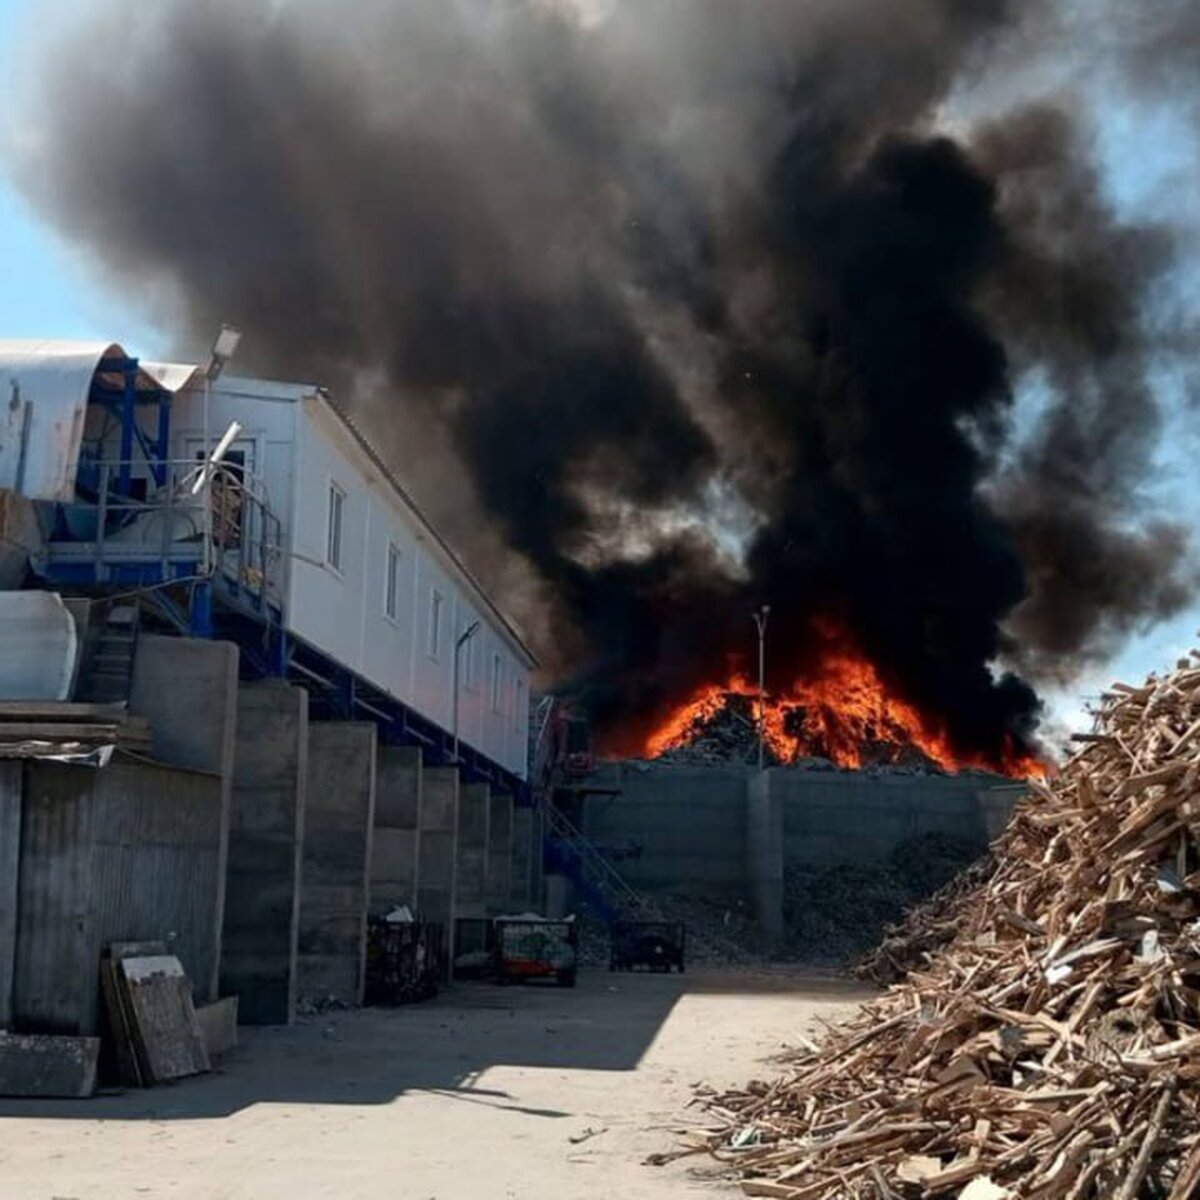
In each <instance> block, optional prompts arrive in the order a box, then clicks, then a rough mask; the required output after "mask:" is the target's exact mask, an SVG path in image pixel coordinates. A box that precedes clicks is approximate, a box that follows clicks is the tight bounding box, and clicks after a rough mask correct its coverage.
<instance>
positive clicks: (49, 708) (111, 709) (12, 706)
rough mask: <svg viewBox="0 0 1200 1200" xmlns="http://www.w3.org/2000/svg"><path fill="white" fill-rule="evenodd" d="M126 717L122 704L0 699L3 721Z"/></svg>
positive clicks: (120, 719) (122, 718) (94, 719)
mask: <svg viewBox="0 0 1200 1200" xmlns="http://www.w3.org/2000/svg"><path fill="white" fill-rule="evenodd" d="M125 719H127V710H126V707H125V705H124V704H121V703H116V704H79V703H73V702H71V701H69V700H64V701H53V700H51V701H45V702H42V701H37V700H0V722H3V721H108V722H117V721H122V720H125Z"/></svg>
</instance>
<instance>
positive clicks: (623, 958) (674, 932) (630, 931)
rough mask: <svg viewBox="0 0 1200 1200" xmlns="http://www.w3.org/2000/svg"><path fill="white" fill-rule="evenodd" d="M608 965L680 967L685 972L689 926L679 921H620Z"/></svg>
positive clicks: (655, 968)
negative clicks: (687, 927) (685, 951)
mask: <svg viewBox="0 0 1200 1200" xmlns="http://www.w3.org/2000/svg"><path fill="white" fill-rule="evenodd" d="M611 938H612V940H611V943H610V949H609V959H608V969H609V970H610V971H634V970H637V968H639V967H644V968H646V969H647V970H649V971H667V972H669V971H678V972H679V973H680V974H681V975H682V974H683V965H684V950H685V947H686V940H687V929H686V927H685V926H684V925H683V924H682V922H679V921H617V922H616V923H615V924H614V925H613V926H612V930H611Z"/></svg>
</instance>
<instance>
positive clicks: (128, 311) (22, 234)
mask: <svg viewBox="0 0 1200 1200" xmlns="http://www.w3.org/2000/svg"><path fill="white" fill-rule="evenodd" d="M78 2H79V0H58V6H57V7H56V8H55V9H54V14H55V15H56V16H60V15H62V13H63V11H64V8H65V7H69V6H70V5H71V4H73V3H78ZM154 2H155V0H147V3H154ZM45 4H46V0H41V2H40V3H39V0H0V79H11V78H12V76H13V68H14V67H15V65H16V60H17V56H18V55H19V54H20V53H21V52H22V43H23V41H24V40H25V39H24V38H23V36H22V33H23V26H24V24H25V22H26V21H27V20H31V19H32V18H33V17H34V15H35V14H36V19H37V20H38V21H39V23H40V22H41V21H42V20H43V17H44V14H45V12H46V8H45ZM39 9H40V10H41V11H40V12H39V11H38V10H39ZM114 61H115V60H114ZM1096 112H1097V113H1098V116H1097V118H1096V135H1097V148H1098V150H1099V152H1100V155H1101V157H1102V159H1103V160H1104V162H1105V163H1106V164H1108V167H1109V170H1108V176H1109V180H1110V190H1111V193H1112V195H1113V197H1114V199H1115V200H1116V201H1117V202H1118V204H1119V205H1120V206H1121V207H1123V208H1127V209H1128V210H1129V211H1131V212H1139V213H1143V214H1144V213H1146V212H1147V211H1149V212H1154V213H1155V214H1156V215H1160V216H1163V217H1167V218H1171V219H1174V220H1176V221H1180V222H1182V227H1183V228H1184V230H1185V236H1186V237H1188V238H1190V239H1191V240H1192V245H1191V246H1190V247H1189V249H1191V250H1192V251H1193V253H1191V254H1187V255H1186V256H1185V257H1186V266H1185V267H1184V268H1183V269H1181V270H1180V272H1179V275H1178V279H1177V281H1176V287H1177V291H1178V293H1179V296H1180V297H1182V298H1183V299H1184V302H1185V307H1187V308H1190V309H1191V311H1192V312H1194V311H1195V310H1196V308H1197V307H1198V306H1200V273H1198V272H1197V271H1196V269H1195V264H1196V262H1197V261H1198V260H1200V229H1198V228H1197V226H1196V218H1195V214H1194V212H1193V211H1190V207H1191V206H1192V205H1194V203H1195V197H1196V196H1197V195H1200V149H1198V147H1200V139H1198V138H1196V136H1195V132H1194V124H1193V123H1192V121H1190V120H1189V117H1190V116H1194V114H1184V113H1183V112H1181V111H1178V110H1173V109H1171V108H1170V107H1168V106H1164V105H1159V106H1157V107H1153V106H1150V107H1142V108H1139V107H1138V106H1137V104H1136V103H1129V102H1119V103H1111V102H1109V101H1107V100H1104V99H1102V100H1100V102H1099V104H1098V107H1097V109H1096ZM2 168H3V164H2V163H0V264H3V269H2V270H0V336H4V337H58V338H106V339H117V340H120V341H122V342H123V343H124V344H125V345H126V346H127V347H128V348H129V349H130V350H131V351H132V352H134V353H137V354H140V355H142V356H145V357H154V356H156V355H164V354H166V353H167V351H168V346H169V338H168V336H167V332H166V331H164V330H162V329H156V328H155V327H154V325H153V324H152V323H151V322H149V321H148V320H146V319H145V317H144V316H143V315H141V314H139V313H138V312H137V311H136V310H135V309H134V308H132V307H131V306H128V305H126V304H124V303H122V301H121V297H120V289H119V285H116V286H108V285H106V282H105V281H104V280H102V279H101V278H100V277H99V276H98V274H97V273H96V272H95V270H94V268H92V267H91V266H90V264H89V263H88V262H87V260H86V258H85V257H84V256H83V255H81V254H80V253H79V252H77V251H75V250H73V249H72V248H71V247H69V246H68V245H66V244H65V243H63V242H62V241H60V240H59V239H58V238H57V237H56V236H55V234H54V233H53V232H52V231H50V230H49V229H48V228H46V227H45V226H43V225H42V224H41V223H40V222H39V221H38V219H37V216H36V214H35V213H33V212H31V211H30V210H29V208H28V207H27V206H26V204H25V203H24V201H23V200H22V199H21V197H20V196H19V195H18V194H17V193H16V192H15V190H14V189H13V188H12V186H11V185H10V184H9V182H8V180H7V178H6V177H5V174H4V171H3V169H2ZM1163 386H1164V387H1165V388H1168V389H1171V390H1172V391H1174V392H1175V393H1176V396H1175V399H1177V400H1179V401H1182V399H1183V395H1184V390H1185V388H1186V387H1187V381H1186V380H1184V379H1182V378H1180V377H1178V376H1176V375H1173V374H1172V373H1171V372H1169V371H1168V372H1166V373H1165V378H1164V383H1163ZM1175 407H1176V411H1177V412H1180V411H1182V412H1183V413H1184V416H1183V417H1182V418H1180V417H1176V419H1175V421H1174V425H1175V426H1176V427H1175V428H1172V429H1171V430H1170V432H1169V436H1168V438H1167V439H1166V445H1167V447H1168V448H1167V449H1166V450H1165V452H1164V455H1163V458H1162V463H1161V466H1162V476H1163V478H1165V480H1166V483H1165V484H1162V485H1160V488H1159V491H1160V492H1161V493H1162V495H1163V498H1164V499H1165V500H1166V501H1167V503H1168V506H1169V507H1171V508H1174V510H1175V513H1176V514H1179V513H1180V512H1182V513H1183V514H1184V515H1186V516H1190V517H1192V518H1193V519H1194V520H1195V521H1196V523H1197V524H1200V500H1198V499H1197V495H1196V493H1197V491H1198V489H1196V488H1195V486H1194V482H1193V480H1194V474H1195V472H1194V467H1193V465H1192V464H1194V463H1195V462H1197V461H1200V434H1198V433H1197V432H1196V430H1195V429H1194V428H1193V425H1194V422H1193V420H1192V413H1193V412H1194V411H1197V408H1198V407H1200V406H1197V405H1196V403H1195V401H1194V400H1193V402H1192V404H1191V405H1185V404H1183V403H1182V402H1181V403H1178V404H1177V405H1176V406H1175ZM1198 628H1200V611H1196V610H1193V611H1189V612H1187V613H1184V614H1183V615H1181V616H1180V617H1178V618H1176V619H1175V620H1172V621H1170V622H1168V623H1166V624H1163V625H1160V626H1157V627H1155V628H1151V629H1147V630H1144V631H1142V632H1141V633H1139V634H1138V635H1136V636H1135V637H1133V638H1132V639H1131V640H1130V642H1129V643H1128V645H1127V646H1126V647H1125V649H1124V650H1123V652H1121V653H1120V654H1118V655H1117V656H1116V658H1115V660H1114V661H1113V662H1111V663H1109V664H1106V665H1105V666H1104V667H1102V668H1100V669H1098V670H1096V671H1095V672H1093V673H1091V674H1089V676H1088V677H1087V678H1085V679H1082V680H1080V681H1078V683H1077V684H1074V685H1072V686H1071V687H1070V688H1069V689H1068V690H1066V691H1065V692H1063V693H1060V694H1054V695H1052V696H1051V697H1050V699H1051V702H1052V706H1053V712H1054V716H1055V717H1056V718H1057V719H1058V721H1060V722H1063V723H1066V724H1068V725H1072V726H1079V725H1080V724H1082V723H1084V722H1085V721H1086V716H1085V713H1084V707H1083V706H1084V704H1085V702H1086V700H1087V698H1088V697H1089V696H1092V695H1095V694H1096V693H1098V692H1099V691H1100V690H1102V689H1103V688H1104V687H1105V686H1106V685H1107V684H1108V683H1109V682H1111V681H1112V680H1114V679H1140V678H1141V677H1142V676H1144V675H1145V674H1146V673H1147V672H1148V671H1150V670H1155V669H1161V668H1163V667H1166V666H1170V665H1172V664H1173V662H1174V660H1175V659H1176V658H1178V657H1180V656H1181V655H1182V654H1184V653H1186V652H1187V651H1188V650H1189V649H1190V648H1191V647H1192V646H1193V645H1195V644H1196V640H1197V639H1196V636H1195V635H1196V632H1197V629H1198Z"/></svg>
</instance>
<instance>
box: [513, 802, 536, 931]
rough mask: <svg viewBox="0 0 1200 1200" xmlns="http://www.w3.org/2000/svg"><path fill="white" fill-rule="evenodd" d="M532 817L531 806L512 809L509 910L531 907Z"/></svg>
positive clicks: (516, 910)
mask: <svg viewBox="0 0 1200 1200" xmlns="http://www.w3.org/2000/svg"><path fill="white" fill-rule="evenodd" d="M533 818H534V812H533V809H531V808H516V809H514V810H513V839H512V870H511V873H510V878H509V882H510V885H511V886H510V888H509V896H508V907H509V911H511V912H518V911H524V910H525V909H528V908H531V907H533V881H532V868H533V829H534V824H533Z"/></svg>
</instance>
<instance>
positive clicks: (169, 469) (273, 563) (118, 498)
mask: <svg viewBox="0 0 1200 1200" xmlns="http://www.w3.org/2000/svg"><path fill="white" fill-rule="evenodd" d="M85 465H86V468H87V470H86V477H87V478H88V479H89V480H94V481H95V483H94V487H89V488H87V492H94V496H95V498H94V499H91V498H89V496H88V495H87V492H85V491H84V488H83V486H81V487H80V492H81V493H83V494H81V495H80V496H79V497H78V498H77V499H76V501H75V502H73V503H71V504H66V505H63V508H62V511H63V525H64V526H65V529H66V533H65V535H61V534H60V536H58V537H55V538H52V539H51V545H52V548H53V549H54V550H57V551H59V552H66V553H70V552H71V550H72V548H73V547H76V546H77V547H78V548H79V553H78V554H71V557H86V558H87V559H89V560H92V561H95V562H96V563H98V564H106V565H114V564H125V563H144V562H147V561H149V562H154V561H158V562H161V564H162V566H163V573H164V578H165V577H166V576H167V573H168V571H169V569H170V567H171V566H172V565H173V564H177V563H180V562H188V563H196V564H198V567H197V573H198V574H201V575H204V574H207V575H214V576H216V575H220V576H222V577H223V578H224V579H225V580H226V581H227V582H228V583H231V584H234V585H236V586H237V587H238V588H240V589H244V590H245V591H246V592H248V593H250V594H251V595H254V596H259V597H268V598H273V597H275V596H277V595H278V594H279V593H280V591H281V588H282V582H283V546H282V524H281V522H280V520H279V518H278V517H277V516H276V515H275V514H274V513H273V512H272V511H271V508H270V506H269V504H268V503H267V497H266V491H265V488H264V487H263V485H262V482H261V481H260V480H258V479H256V478H255V477H254V476H252V475H250V474H249V473H247V472H245V471H244V470H243V469H242V468H240V467H230V466H228V465H225V464H220V465H217V466H216V467H212V468H210V478H209V479H208V481H207V483H205V484H204V486H203V487H201V488H200V490H199V491H198V492H197V493H195V494H193V485H194V484H195V482H196V480H197V477H198V474H199V472H200V471H201V469H202V464H200V463H197V462H195V461H194V460H186V459H185V460H170V461H167V462H165V463H158V464H155V465H156V467H157V469H158V470H157V474H152V475H144V476H143V475H138V476H137V477H135V479H134V482H135V483H136V484H137V485H138V489H137V491H141V489H142V487H143V486H144V492H142V494H140V495H139V494H137V491H134V490H133V489H131V490H130V492H128V493H125V492H122V491H121V489H120V486H119V485H120V483H121V481H122V480H123V479H128V478H129V473H128V469H129V468H136V469H138V470H139V471H144V470H145V468H146V463H145V461H144V460H138V461H137V462H136V463H123V462H121V461H102V462H92V463H88V464H81V467H82V466H85ZM83 476H84V472H83V471H81V478H82V477H83ZM160 479H161V480H162V482H159V480H160Z"/></svg>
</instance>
